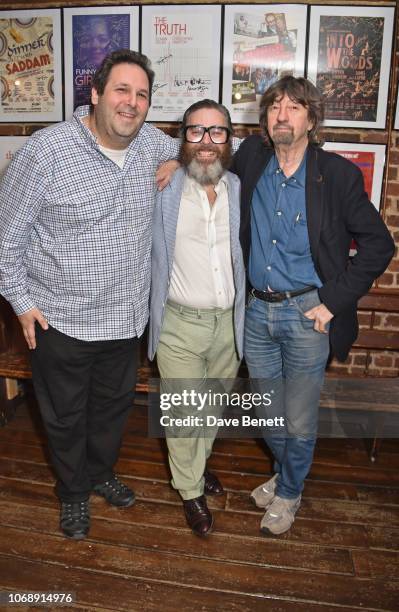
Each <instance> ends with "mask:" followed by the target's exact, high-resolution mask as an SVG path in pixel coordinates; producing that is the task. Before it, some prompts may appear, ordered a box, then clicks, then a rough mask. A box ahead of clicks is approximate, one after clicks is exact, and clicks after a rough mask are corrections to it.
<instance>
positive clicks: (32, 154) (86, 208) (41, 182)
mask: <svg viewBox="0 0 399 612" xmlns="http://www.w3.org/2000/svg"><path fill="white" fill-rule="evenodd" d="M88 112H89V107H80V108H78V109H77V110H76V111H75V113H74V117H73V119H72V121H67V122H63V123H60V124H57V125H55V126H52V127H49V128H46V129H44V130H40V131H39V132H36V133H35V134H34V135H33V136H32V137H31V138H30V139H29V140H28V142H27V143H26V144H25V145H24V147H23V148H22V149H20V150H19V151H18V153H17V154H16V155H15V157H14V159H13V160H12V162H11V164H10V166H9V168H8V171H7V173H6V175H5V177H4V179H3V181H2V183H1V187H0V292H1V293H2V295H4V297H5V298H6V299H7V300H8V301H9V302H10V303H11V305H12V306H13V308H14V310H15V312H16V313H17V314H22V313H23V312H26V311H27V310H29V309H31V308H33V307H37V308H39V309H40V310H41V311H42V312H43V314H44V316H45V317H46V319H47V320H48V322H49V324H50V325H51V326H53V327H55V328H56V329H58V330H59V331H61V332H63V333H64V334H67V335H69V336H72V337H74V338H79V339H81V340H114V339H121V338H131V337H134V336H141V334H142V333H143V331H144V327H145V325H146V323H147V319H148V294H149V289H150V268H151V265H150V251H151V222H152V211H153V206H154V199H155V194H156V185H155V181H154V175H155V172H156V169H157V167H158V165H159V164H160V163H161V162H163V161H166V160H168V159H171V158H175V157H176V156H177V154H178V151H179V141H178V140H176V139H174V138H171V137H169V136H167V135H166V134H164V133H163V132H162V131H161V130H158V129H157V128H155V127H153V126H151V125H148V124H144V125H143V126H142V128H141V129H140V131H139V133H138V135H137V136H136V137H135V138H134V139H133V141H132V142H131V144H130V145H129V148H128V150H127V154H126V159H125V164H124V167H123V169H121V168H119V167H118V166H117V165H116V164H115V163H114V162H113V161H111V160H110V159H109V158H108V157H106V156H105V155H103V154H102V153H101V152H100V150H99V148H98V145H97V142H96V139H95V137H94V136H93V134H92V133H91V132H90V130H89V129H88V128H87V127H86V126H85V125H84V124H83V123H82V121H81V118H82V117H84V116H86V115H87V114H88Z"/></svg>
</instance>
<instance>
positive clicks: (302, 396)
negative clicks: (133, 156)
mask: <svg viewBox="0 0 399 612" xmlns="http://www.w3.org/2000/svg"><path fill="white" fill-rule="evenodd" d="M323 110H324V108H323V100H322V96H321V94H320V92H319V91H318V90H317V89H316V87H315V86H314V85H313V84H312V83H311V82H310V81H308V80H307V79H304V78H294V77H292V76H286V77H283V78H282V79H280V80H279V81H277V82H276V83H274V84H273V85H272V86H271V87H270V88H269V89H268V90H267V91H266V92H265V93H264V95H263V96H262V99H261V102H260V125H261V128H262V130H263V131H264V134H263V135H262V136H260V135H259V136H249V137H248V138H247V139H246V140H245V141H244V142H243V143H242V144H241V146H240V148H239V150H238V152H237V153H236V155H235V157H234V162H233V167H232V169H233V171H234V172H235V173H236V174H237V175H238V176H239V177H240V179H241V184H242V204H241V229H240V234H241V244H242V248H243V253H244V260H245V261H246V263H247V266H248V279H249V283H250V285H251V289H250V296H249V301H248V305H247V310H246V318H245V342H244V355H245V360H246V363H247V366H248V370H249V374H250V377H251V379H252V382H253V386H254V388H255V389H256V390H257V391H258V390H260V391H264V390H266V391H270V390H272V391H273V392H274V395H273V401H272V406H271V407H270V408H269V409H268V411H269V412H268V414H267V415H266V416H270V417H273V416H280V417H284V419H285V425H286V428H285V429H283V428H280V430H281V431H279V430H277V428H276V429H275V430H274V431H272V430H270V431H269V432H264V436H265V439H266V442H267V444H268V446H269V447H270V449H271V451H272V452H273V455H274V459H275V463H274V471H275V475H274V476H273V477H272V478H271V479H270V480H269V481H267V482H265V483H264V484H263V485H260V486H259V487H257V488H256V489H255V490H254V491H252V494H251V498H252V500H253V501H254V503H255V504H256V505H257V506H258V507H261V508H265V509H266V513H265V515H264V517H263V519H262V521H261V530H262V531H264V532H266V533H272V534H281V533H283V532H285V531H287V530H288V529H289V528H290V526H291V525H292V523H293V521H294V518H295V513H296V511H297V510H298V508H299V505H300V502H301V494H302V489H303V486H304V480H305V477H306V476H307V474H308V472H309V470H310V467H311V464H312V458H313V451H314V447H315V443H316V436H317V425H318V407H319V398H320V389H321V386H322V384H323V377H324V370H325V366H326V363H327V358H328V355H329V352H330V348H331V353H332V354H333V355H335V356H336V357H337V358H338V359H340V360H345V359H346V357H347V355H348V352H349V350H350V347H351V345H352V343H353V342H354V341H355V339H356V336H357V330H358V322H357V315H356V306H357V301H358V300H359V299H360V298H361V297H362V296H363V295H364V294H365V293H367V291H368V290H369V288H370V287H371V285H372V283H373V281H374V280H375V279H376V278H377V277H378V276H379V275H380V274H382V272H383V271H384V270H385V268H386V266H387V265H388V263H389V261H390V259H391V257H392V255H393V253H394V245H393V241H392V239H391V237H390V235H389V232H388V230H387V228H386V227H385V225H384V222H383V221H382V219H381V217H380V215H379V214H378V212H377V210H376V209H375V207H374V206H373V204H372V203H371V202H370V201H369V199H368V197H367V194H366V193H365V190H364V184H363V177H362V174H361V171H360V170H359V168H357V166H355V165H354V164H352V163H351V162H349V161H348V160H346V159H344V158H343V157H341V156H339V155H336V154H335V153H330V152H327V151H323V149H321V148H320V141H319V136H318V131H319V127H320V125H321V123H322V121H323ZM352 239H354V240H355V242H356V248H357V254H356V255H355V256H354V257H353V258H351V259H350V258H349V248H350V244H351V241H352ZM260 416H261V415H260ZM262 416H265V415H262Z"/></svg>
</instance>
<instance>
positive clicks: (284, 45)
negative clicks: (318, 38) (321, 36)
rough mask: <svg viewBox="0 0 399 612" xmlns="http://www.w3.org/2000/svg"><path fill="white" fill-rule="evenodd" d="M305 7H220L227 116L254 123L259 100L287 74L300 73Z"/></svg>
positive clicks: (302, 54) (224, 97) (301, 72)
mask: <svg viewBox="0 0 399 612" xmlns="http://www.w3.org/2000/svg"><path fill="white" fill-rule="evenodd" d="M306 18H307V7H306V6H303V5H296V4H279V5H276V4H271V5H267V4H266V5H265V4H262V5H230V6H226V9H225V24H224V60H223V104H225V106H227V108H228V109H229V110H230V113H231V117H232V120H233V121H235V122H241V123H258V122H259V100H260V98H261V96H262V94H263V93H264V92H265V91H266V89H267V88H268V87H270V85H272V84H273V83H274V82H275V81H277V80H278V79H279V78H281V77H282V76H284V75H286V74H292V75H294V76H303V74H304V62H305V45H306Z"/></svg>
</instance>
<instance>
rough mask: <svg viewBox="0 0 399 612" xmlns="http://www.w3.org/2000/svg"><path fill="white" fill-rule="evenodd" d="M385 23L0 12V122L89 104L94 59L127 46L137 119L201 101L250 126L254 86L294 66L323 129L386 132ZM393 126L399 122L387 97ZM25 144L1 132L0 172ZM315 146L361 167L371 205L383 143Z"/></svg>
mask: <svg viewBox="0 0 399 612" xmlns="http://www.w3.org/2000/svg"><path fill="white" fill-rule="evenodd" d="M308 11H310V19H309V21H308ZM393 23H394V8H393V7H389V6H368V7H366V6H362V7H360V6H337V5H334V6H332V5H331V6H325V5H324V6H319V5H317V6H316V5H312V6H307V5H300V4H269V5H268V4H256V5H254V4H248V5H243V4H236V5H226V6H221V5H200V4H198V5H192V4H191V5H162V6H161V5H151V6H141V7H138V6H120V7H119V6H108V7H90V8H82V7H81V8H65V9H33V10H14V11H0V93H1V104H0V122H7V123H16V122H24V123H35V122H45V123H49V122H57V121H62V120H63V119H70V118H71V116H72V113H73V111H74V109H75V108H76V107H77V106H79V105H82V104H88V103H89V101H90V91H91V82H92V78H93V74H94V73H95V71H96V69H97V68H98V66H99V65H100V64H101V62H102V60H103V58H104V57H105V55H107V54H108V53H110V52H112V51H114V50H116V49H121V48H130V49H139V50H141V51H142V52H143V53H145V54H146V55H147V56H148V57H149V58H150V59H151V62H152V67H153V69H154V71H155V81H154V87H153V95H152V106H151V109H150V111H149V114H148V118H147V120H148V121H156V122H162V121H167V122H174V121H176V122H177V121H180V120H181V118H182V115H183V113H184V110H185V109H186V108H187V107H188V106H189V105H190V104H192V103H194V102H196V101H198V100H201V99H203V98H212V99H215V100H220V101H221V102H222V103H223V104H224V105H225V106H226V107H227V108H228V109H229V111H230V113H231V117H232V121H233V122H234V123H240V124H247V125H251V124H252V125H256V124H257V123H258V115H259V113H258V107H259V100H260V98H261V96H262V94H263V93H264V91H265V90H266V89H267V88H268V87H269V86H270V85H272V84H273V83H274V82H275V81H276V80H277V79H279V78H280V77H281V76H283V75H286V74H293V75H294V76H307V78H309V79H310V80H311V81H312V82H313V83H314V84H315V85H317V87H318V88H319V89H320V91H321V92H322V93H323V95H324V96H325V100H326V118H325V125H326V126H332V127H358V128H373V129H385V127H386V110H387V99H388V86H389V75H390V64H391V53H392V37H393ZM222 32H223V40H221V37H222ZM307 49H308V51H307ZM62 57H63V60H64V61H63V62H62ZM394 127H395V129H399V104H398V103H397V110H396V118H395V125H394ZM25 140H26V137H24V136H14V137H12V136H11V137H10V136H7V137H0V177H1V174H2V173H3V172H4V171H5V168H6V166H7V164H8V163H9V161H10V159H11V158H12V156H13V154H14V153H15V151H16V150H17V149H18V148H19V147H21V146H22V144H23V143H24V142H25ZM324 147H325V148H326V149H328V150H333V151H335V152H337V153H339V154H340V155H343V156H345V157H347V158H348V159H350V160H351V161H353V162H354V163H355V164H357V165H358V166H359V167H360V169H361V170H362V172H363V175H364V179H365V188H366V191H367V192H368V195H369V197H370V199H371V201H372V202H373V204H374V205H375V206H376V208H377V209H378V208H379V206H380V200H381V189H382V179H383V169H384V163H385V145H378V144H365V143H362V144H353V143H344V142H340V143H338V142H334V143H332V142H327V143H325V145H324Z"/></svg>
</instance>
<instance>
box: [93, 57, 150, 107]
mask: <svg viewBox="0 0 399 612" xmlns="http://www.w3.org/2000/svg"><path fill="white" fill-rule="evenodd" d="M118 64H134V65H136V66H139V67H140V68H142V69H143V70H144V72H145V73H146V75H147V78H148V85H149V103H150V105H151V91H152V86H153V83H154V77H155V73H154V71H153V70H151V62H150V60H149V59H148V57H147V56H146V55H144V54H143V53H139V52H138V51H132V50H131V49H118V51H114V52H113V53H110V54H109V55H107V57H105V58H104V59H103V61H102V63H101V65H100V67H99V68H98V70H97V71H96V73H95V75H94V77H93V87H94V89H95V90H96V91H97V93H98V94H99V95H100V96H101V95H102V94H103V93H104V89H105V86H106V84H107V82H108V79H109V75H110V73H111V70H112V68H113V67H114V66H117V65H118Z"/></svg>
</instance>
